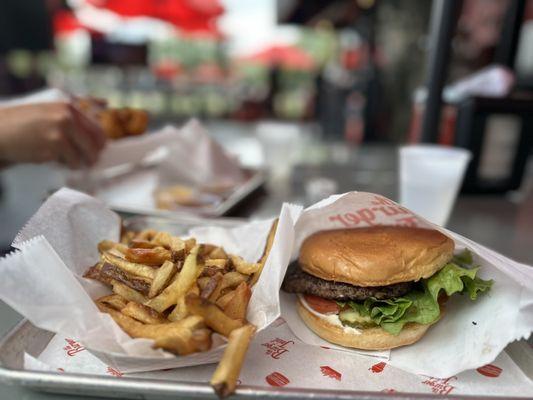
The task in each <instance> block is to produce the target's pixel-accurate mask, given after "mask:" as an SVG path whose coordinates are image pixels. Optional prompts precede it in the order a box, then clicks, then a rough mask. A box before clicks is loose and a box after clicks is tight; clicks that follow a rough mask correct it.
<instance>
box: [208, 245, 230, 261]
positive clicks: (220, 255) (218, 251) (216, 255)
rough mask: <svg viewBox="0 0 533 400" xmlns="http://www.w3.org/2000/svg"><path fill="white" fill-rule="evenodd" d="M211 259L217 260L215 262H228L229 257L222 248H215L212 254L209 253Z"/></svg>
mask: <svg viewBox="0 0 533 400" xmlns="http://www.w3.org/2000/svg"><path fill="white" fill-rule="evenodd" d="M208 258H209V259H215V260H227V259H228V255H227V254H226V252H225V251H224V249H223V248H222V247H217V248H215V249H214V250H213V251H212V252H211V253H209V257H208Z"/></svg>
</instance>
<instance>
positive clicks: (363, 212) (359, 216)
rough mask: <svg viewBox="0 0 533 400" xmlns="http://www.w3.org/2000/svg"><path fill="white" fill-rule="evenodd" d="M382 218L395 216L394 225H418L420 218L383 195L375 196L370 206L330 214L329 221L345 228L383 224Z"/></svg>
mask: <svg viewBox="0 0 533 400" xmlns="http://www.w3.org/2000/svg"><path fill="white" fill-rule="evenodd" d="M381 218H393V221H394V225H399V226H408V227H417V226H418V225H419V220H418V218H417V217H416V216H415V215H414V214H413V213H412V212H411V211H409V210H407V209H406V208H404V207H402V206H400V205H398V204H396V203H395V202H393V201H391V200H389V199H386V198H385V197H381V196H374V199H373V200H372V201H371V205H370V206H369V207H362V208H359V209H357V210H353V211H351V212H346V213H339V214H335V215H330V216H329V218H328V219H329V221H330V222H334V223H339V224H340V225H342V226H343V227H344V228H353V227H365V226H376V225H381V223H380V222H379V220H380V219H381Z"/></svg>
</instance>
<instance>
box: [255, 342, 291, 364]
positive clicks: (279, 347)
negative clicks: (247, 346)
mask: <svg viewBox="0 0 533 400" xmlns="http://www.w3.org/2000/svg"><path fill="white" fill-rule="evenodd" d="M293 344H294V341H292V340H284V339H281V338H275V339H272V340H271V341H270V342H267V343H262V344H261V346H265V347H266V348H267V350H266V353H265V354H267V355H269V356H270V357H272V358H273V359H275V360H279V359H280V358H281V356H282V355H283V354H284V353H287V352H288V351H289V347H290V346H291V345H293Z"/></svg>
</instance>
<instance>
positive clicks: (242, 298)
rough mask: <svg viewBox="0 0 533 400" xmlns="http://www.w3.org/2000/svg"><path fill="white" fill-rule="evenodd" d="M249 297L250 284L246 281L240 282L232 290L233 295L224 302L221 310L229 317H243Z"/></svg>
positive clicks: (250, 292)
mask: <svg viewBox="0 0 533 400" xmlns="http://www.w3.org/2000/svg"><path fill="white" fill-rule="evenodd" d="M250 297H252V291H251V290H250V286H248V285H247V284H246V282H242V283H241V284H240V285H239V286H237V288H236V289H235V290H234V295H233V297H232V298H231V300H229V301H228V302H227V303H226V305H225V306H224V308H222V310H223V311H224V313H225V314H226V315H227V316H228V317H230V318H233V319H245V318H246V310H247V309H248V302H249V301H250Z"/></svg>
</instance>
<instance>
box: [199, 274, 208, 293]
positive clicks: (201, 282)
mask: <svg viewBox="0 0 533 400" xmlns="http://www.w3.org/2000/svg"><path fill="white" fill-rule="evenodd" d="M210 280H211V277H210V276H203V277H201V278H198V281H197V283H198V287H199V288H200V290H203V289H204V288H205V287H206V286H207V284H208V283H209V281H210Z"/></svg>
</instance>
